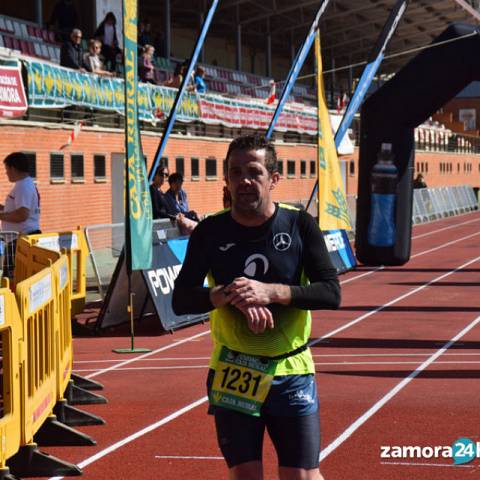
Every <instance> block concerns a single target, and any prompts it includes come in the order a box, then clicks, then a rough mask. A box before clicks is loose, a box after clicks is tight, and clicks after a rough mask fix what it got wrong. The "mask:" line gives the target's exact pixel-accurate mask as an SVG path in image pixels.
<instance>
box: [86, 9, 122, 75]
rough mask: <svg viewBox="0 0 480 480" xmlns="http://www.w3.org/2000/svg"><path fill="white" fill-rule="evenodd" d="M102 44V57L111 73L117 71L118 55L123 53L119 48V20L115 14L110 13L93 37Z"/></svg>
mask: <svg viewBox="0 0 480 480" xmlns="http://www.w3.org/2000/svg"><path fill="white" fill-rule="evenodd" d="M93 36H94V37H95V38H96V39H97V40H100V41H101V42H102V56H103V58H104V59H105V64H106V65H107V66H109V69H110V71H112V72H114V71H115V66H116V63H117V60H116V59H117V55H118V54H119V53H122V51H121V50H120V48H119V47H118V38H117V19H116V18H115V15H114V14H113V12H108V13H107V14H106V15H105V18H104V19H103V20H102V22H101V23H100V25H99V26H98V28H97V30H96V31H95V33H94V35H93Z"/></svg>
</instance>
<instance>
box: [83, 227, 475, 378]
mask: <svg viewBox="0 0 480 480" xmlns="http://www.w3.org/2000/svg"><path fill="white" fill-rule="evenodd" d="M475 235H480V232H478V233H474V234H473V235H467V236H466V237H461V238H459V239H457V240H453V241H451V242H448V243H445V244H443V245H440V246H438V247H435V248H431V249H430V250H426V251H424V252H420V253H418V254H416V255H413V256H412V258H413V257H416V256H420V255H424V254H426V253H430V252H433V251H435V250H438V249H440V248H444V247H447V246H450V245H453V244H454V243H457V242H461V241H462V240H465V239H468V238H470V237H474V236H475ZM382 268H383V267H378V268H376V269H375V270H371V271H369V272H366V273H363V274H361V275H357V276H355V277H353V278H350V279H347V280H343V281H341V282H340V284H341V285H344V284H346V283H349V282H352V281H354V280H357V279H359V278H361V277H364V276H367V275H370V274H372V273H374V272H376V271H378V270H381V269H382ZM388 305H391V303H390V304H388ZM388 305H385V306H388ZM385 306H384V307H385ZM382 308H383V307H382ZM373 313H376V311H374V312H373ZM365 318H366V317H365ZM209 333H210V329H208V330H206V331H205V332H201V333H198V334H196V335H193V336H191V337H188V338H185V339H182V340H178V341H175V342H173V343H171V344H170V345H166V346H164V347H160V348H158V349H156V350H153V351H152V352H148V353H144V354H143V355H139V356H137V357H133V358H130V359H129V360H125V361H124V362H119V363H118V364H117V365H112V366H111V367H108V368H105V369H102V370H99V371H97V372H94V373H92V374H91V375H89V376H88V377H87V378H94V377H97V376H98V375H102V374H104V373H107V372H110V371H112V370H116V369H117V368H119V367H123V366H124V365H128V364H129V363H132V362H136V361H138V360H142V359H144V358H147V357H150V356H152V355H155V354H157V353H159V352H163V351H164V350H168V349H170V348H174V347H176V346H178V345H182V344H183V343H186V342H191V341H195V340H197V339H198V338H199V337H201V336H203V335H207V334H209Z"/></svg>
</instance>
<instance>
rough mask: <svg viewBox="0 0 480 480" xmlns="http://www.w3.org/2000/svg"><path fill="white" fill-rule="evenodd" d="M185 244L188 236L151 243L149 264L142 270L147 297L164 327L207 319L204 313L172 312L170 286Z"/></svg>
mask: <svg viewBox="0 0 480 480" xmlns="http://www.w3.org/2000/svg"><path fill="white" fill-rule="evenodd" d="M187 245H188V238H178V239H174V240H168V242H167V243H155V244H154V245H153V262H152V268H151V269H149V270H144V271H143V272H142V275H143V278H144V280H145V285H146V286H147V288H148V291H149V293H150V299H151V300H152V302H153V304H154V306H155V310H156V311H157V314H158V318H159V319H160V323H161V324H162V328H163V329H164V330H165V331H170V330H173V329H175V328H179V327H183V326H186V325H190V324H192V323H198V322H200V321H203V320H207V319H208V314H204V315H176V314H175V313H174V311H173V309H172V296H173V287H174V283H175V279H176V278H177V276H178V274H179V272H180V270H181V268H182V263H183V261H184V260H185V253H186V250H187Z"/></svg>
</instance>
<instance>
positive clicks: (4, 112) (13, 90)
mask: <svg viewBox="0 0 480 480" xmlns="http://www.w3.org/2000/svg"><path fill="white" fill-rule="evenodd" d="M26 111H27V99H26V97H25V89H24V88H23V80H22V66H21V64H20V62H19V61H18V60H3V59H0V117H21V116H22V115H23V114H24V113H25V112H26Z"/></svg>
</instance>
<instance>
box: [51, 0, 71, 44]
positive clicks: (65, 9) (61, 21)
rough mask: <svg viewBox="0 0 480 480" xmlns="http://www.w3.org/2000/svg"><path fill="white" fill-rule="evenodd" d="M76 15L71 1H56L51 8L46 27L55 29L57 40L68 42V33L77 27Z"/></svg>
mask: <svg viewBox="0 0 480 480" xmlns="http://www.w3.org/2000/svg"><path fill="white" fill-rule="evenodd" d="M77 20H78V15H77V10H76V8H75V5H74V3H73V0H58V1H57V3H56V4H55V6H54V7H53V11H52V15H51V16H50V20H49V22H48V27H49V28H51V27H56V28H57V30H58V40H60V41H62V42H67V41H68V36H69V34H70V32H71V31H72V30H73V29H74V28H75V27H76V26H77V25H78V23H77Z"/></svg>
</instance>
